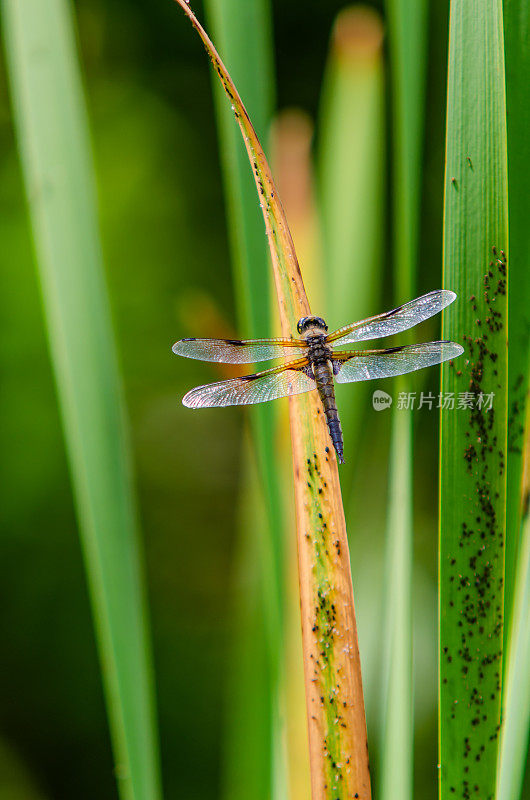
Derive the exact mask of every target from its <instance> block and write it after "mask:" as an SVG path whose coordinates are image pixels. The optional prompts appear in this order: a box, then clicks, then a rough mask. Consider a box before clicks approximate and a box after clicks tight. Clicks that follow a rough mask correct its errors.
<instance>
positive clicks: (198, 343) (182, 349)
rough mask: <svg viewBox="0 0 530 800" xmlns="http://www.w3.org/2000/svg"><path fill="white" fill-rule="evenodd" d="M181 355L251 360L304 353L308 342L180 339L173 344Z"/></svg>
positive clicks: (238, 361)
mask: <svg viewBox="0 0 530 800" xmlns="http://www.w3.org/2000/svg"><path fill="white" fill-rule="evenodd" d="M172 350H173V352H174V353H175V354H176V355H178V356H185V357H186V358H196V359H198V360H199V361H216V362H218V363H221V364H251V363H252V362H254V361H268V360H269V359H273V358H293V357H296V356H301V355H304V353H306V352H307V345H306V344H305V343H304V342H302V341H295V340H291V339H252V340H248V339H195V338H190V339H179V341H178V342H175V344H174V345H173V348H172Z"/></svg>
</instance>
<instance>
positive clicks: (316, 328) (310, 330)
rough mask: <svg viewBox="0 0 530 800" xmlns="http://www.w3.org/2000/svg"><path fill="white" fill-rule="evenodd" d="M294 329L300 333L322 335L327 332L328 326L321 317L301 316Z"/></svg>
mask: <svg viewBox="0 0 530 800" xmlns="http://www.w3.org/2000/svg"><path fill="white" fill-rule="evenodd" d="M296 329H297V331H298V333H299V334H300V335H302V334H305V336H306V337H307V336H322V335H325V334H326V333H327V330H328V326H327V325H326V323H325V322H324V320H323V319H322V317H302V319H299V320H298V324H297V326H296Z"/></svg>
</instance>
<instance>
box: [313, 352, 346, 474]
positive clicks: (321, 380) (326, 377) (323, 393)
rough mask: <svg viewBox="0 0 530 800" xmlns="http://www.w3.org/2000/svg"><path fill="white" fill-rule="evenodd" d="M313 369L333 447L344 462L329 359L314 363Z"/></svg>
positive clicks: (340, 460) (340, 462)
mask: <svg viewBox="0 0 530 800" xmlns="http://www.w3.org/2000/svg"><path fill="white" fill-rule="evenodd" d="M313 371H314V375H315V381H316V384H317V388H318V393H319V395H320V399H321V401H322V405H323V406H324V414H325V415H326V422H327V425H328V430H329V435H330V436H331V441H332V442H333V447H334V448H335V450H336V451H337V457H338V459H339V464H343V463H344V458H343V455H344V443H343V439H342V428H341V425H340V419H339V414H338V411H337V403H336V401H335V386H334V384H333V371H332V369H331V366H330V363H329V361H328V360H327V359H326V360H325V361H322V362H321V361H320V360H318V361H317V363H314V364H313Z"/></svg>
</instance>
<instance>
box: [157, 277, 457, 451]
mask: <svg viewBox="0 0 530 800" xmlns="http://www.w3.org/2000/svg"><path fill="white" fill-rule="evenodd" d="M455 299H456V294H455V293H454V292H452V291H450V290H448V289H438V290H435V291H432V292H429V293H428V294H424V295H422V296H421V297H417V298H416V299H415V300H411V301H410V302H408V303H405V304H404V305H402V306H398V308H394V309H393V310H392V311H387V312H385V313H384V314H379V315H377V316H375V317H369V318H368V319H363V320H360V321H359V322H353V323H351V324H350V325H346V326H344V327H342V328H339V329H338V330H336V331H334V332H333V333H329V334H328V326H327V325H326V323H325V321H324V320H323V319H322V317H315V316H308V317H302V319H300V320H299V321H298V324H297V331H298V334H299V336H300V338H299V339H285V338H284V339H248V340H244V339H196V338H188V339H180V340H179V341H178V342H175V344H174V345H173V348H172V349H173V352H174V353H176V354H177V355H179V356H185V357H186V358H195V359H199V360H201V361H215V362H218V363H223V364H250V363H253V362H256V361H258V362H259V361H267V360H269V359H278V358H283V359H287V362H286V363H285V361H284V363H283V364H280V365H279V366H277V367H273V368H272V369H267V370H264V371H263V372H256V373H255V374H253V375H243V376H242V377H239V378H230V379H229V380H224V381H218V382H217V383H209V384H206V385H205V386H197V387H196V388H195V389H192V390H191V391H189V392H188V393H187V394H186V395H185V396H184V398H183V400H182V402H183V404H184V405H185V406H186V407H187V408H211V407H218V406H240V405H251V404H253V403H263V402H266V401H268V400H276V399H277V398H280V397H290V396H291V395H296V394H301V393H303V392H311V391H318V394H319V396H320V400H321V402H322V406H323V409H324V414H325V418H326V422H327V426H328V430H329V434H330V437H331V441H332V443H333V446H334V448H335V450H336V453H337V458H338V461H339V463H340V464H343V463H344V443H343V438H342V429H341V424H340V418H339V414H338V411H337V404H336V400H335V387H334V383H335V382H336V383H353V382H355V381H366V380H374V379H379V378H390V377H393V376H395V375H404V374H405V373H407V372H413V371H415V370H418V369H423V368H424V367H432V366H434V365H436V364H441V363H442V362H443V361H447V360H449V359H454V358H457V357H458V356H459V355H461V354H462V353H463V352H464V348H463V347H462V346H461V345H459V344H457V343H456V342H450V341H437V342H422V343H420V344H408V345H401V346H398V347H387V348H386V349H382V350H353V349H345V350H343V349H342V348H343V347H347V348H348V347H349V346H351V345H355V344H356V343H357V342H364V341H369V340H371V339H381V338H384V337H386V336H393V335H394V334H397V333H402V332H403V331H406V330H408V329H409V328H413V327H414V326H415V325H418V324H419V323H420V322H424V321H425V320H427V319H429V318H430V317H432V316H434V315H435V314H438V313H439V312H440V311H442V309H444V308H445V307H446V306H448V305H450V304H451V303H452V302H453V301H454V300H455ZM337 348H339V349H337Z"/></svg>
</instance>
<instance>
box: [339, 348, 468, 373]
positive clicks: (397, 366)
mask: <svg viewBox="0 0 530 800" xmlns="http://www.w3.org/2000/svg"><path fill="white" fill-rule="evenodd" d="M463 352H464V348H463V347H462V346H461V345H459V344H456V342H422V343H421V344H411V345H404V346H403V347H390V348H389V349H388V350H363V351H361V352H357V353H333V372H334V375H335V380H336V381H337V383H353V382H354V381H369V380H373V379H375V378H392V377H394V376H395V375H404V374H405V373H406V372H414V370H417V369H423V368H424V367H432V366H434V365H435V364H441V363H442V361H448V360H449V359H450V358H457V357H458V356H459V355H461V354H462V353H463Z"/></svg>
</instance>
